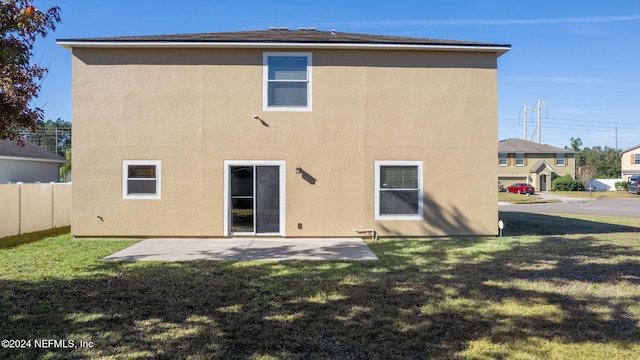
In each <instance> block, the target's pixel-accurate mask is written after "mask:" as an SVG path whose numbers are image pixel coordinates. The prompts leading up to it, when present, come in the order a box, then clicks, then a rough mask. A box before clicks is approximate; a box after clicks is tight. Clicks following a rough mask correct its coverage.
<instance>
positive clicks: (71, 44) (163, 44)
mask: <svg viewBox="0 0 640 360" xmlns="http://www.w3.org/2000/svg"><path fill="white" fill-rule="evenodd" d="M56 43H57V44H58V45H60V46H62V47H64V48H65V49H67V50H72V49H73V48H212V49H216V48H227V49H228V48H237V49H255V48H280V49H369V50H437V51H471V52H494V53H496V54H497V56H501V55H502V54H504V53H506V52H507V51H509V50H510V49H511V46H508V45H464V44H460V45H446V44H386V43H313V42H209V41H77V40H58V41H57V42H56Z"/></svg>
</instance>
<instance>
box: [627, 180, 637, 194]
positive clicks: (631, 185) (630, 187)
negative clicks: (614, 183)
mask: <svg viewBox="0 0 640 360" xmlns="http://www.w3.org/2000/svg"><path fill="white" fill-rule="evenodd" d="M638 180H640V175H633V176H631V178H629V182H628V183H627V191H629V192H630V193H632V194H640V188H638Z"/></svg>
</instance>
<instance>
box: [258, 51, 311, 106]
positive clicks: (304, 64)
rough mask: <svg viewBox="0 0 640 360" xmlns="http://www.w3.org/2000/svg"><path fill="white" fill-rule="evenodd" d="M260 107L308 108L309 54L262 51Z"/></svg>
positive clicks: (309, 100) (309, 97) (309, 94)
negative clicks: (261, 97) (261, 101)
mask: <svg viewBox="0 0 640 360" xmlns="http://www.w3.org/2000/svg"><path fill="white" fill-rule="evenodd" d="M263 76H264V79H263V110H265V111H311V53H297V52H284V53H264V55H263Z"/></svg>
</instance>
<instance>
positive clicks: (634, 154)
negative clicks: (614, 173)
mask: <svg viewBox="0 0 640 360" xmlns="http://www.w3.org/2000/svg"><path fill="white" fill-rule="evenodd" d="M620 161H621V164H620V165H621V166H620V169H621V173H622V179H623V180H624V181H629V178H630V177H631V176H632V175H640V145H636V146H634V147H630V148H628V149H627V150H623V151H622V158H621V160H620Z"/></svg>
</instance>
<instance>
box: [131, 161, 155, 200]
mask: <svg viewBox="0 0 640 360" xmlns="http://www.w3.org/2000/svg"><path fill="white" fill-rule="evenodd" d="M123 170H124V171H123V173H124V177H125V179H124V188H123V194H124V198H131V199H134V198H159V196H160V162H159V161H155V160H149V161H145V160H126V161H124V164H123Z"/></svg>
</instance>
